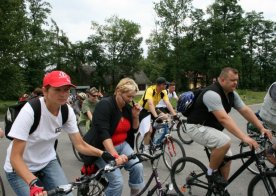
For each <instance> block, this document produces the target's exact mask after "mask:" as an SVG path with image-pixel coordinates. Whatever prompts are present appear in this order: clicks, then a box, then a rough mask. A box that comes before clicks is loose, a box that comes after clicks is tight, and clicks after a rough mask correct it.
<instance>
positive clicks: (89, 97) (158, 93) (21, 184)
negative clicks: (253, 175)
mask: <svg viewBox="0 0 276 196" xmlns="http://www.w3.org/2000/svg"><path fill="white" fill-rule="evenodd" d="M238 79H239V74H238V71H237V70H236V69H234V68H231V67H226V68H224V69H222V71H221V73H220V75H219V76H218V78H217V80H216V81H214V82H213V84H211V85H210V86H207V87H205V88H204V90H203V91H202V92H201V94H200V95H199V97H198V98H197V99H196V101H195V103H194V107H193V110H192V111H191V112H190V114H189V115H188V117H187V126H186V127H187V133H188V134H189V136H190V137H191V138H192V139H193V140H194V141H195V142H197V143H199V144H201V145H204V146H207V147H208V148H209V149H210V150H211V159H210V163H209V166H208V171H207V177H208V178H210V180H211V181H213V182H215V183H219V184H222V185H226V184H227V179H228V176H229V172H230V162H229V163H227V164H225V165H224V166H223V167H222V168H221V171H220V172H218V168H219V165H220V164H221V163H222V161H223V158H224V156H229V155H231V154H232V152H231V149H230V146H231V141H230V137H229V136H228V135H227V134H226V133H224V132H223V130H227V131H229V132H230V133H231V134H233V135H234V136H235V137H237V138H238V139H239V140H241V141H243V142H245V143H247V144H248V145H249V146H250V147H254V148H256V149H257V148H258V147H259V145H258V143H257V142H256V141H255V140H253V139H252V138H250V137H249V136H248V135H247V134H245V133H244V132H243V131H242V130H241V129H240V128H239V127H238V126H237V124H236V122H235V121H234V120H233V119H232V118H231V117H230V115H229V113H230V111H231V108H234V109H236V110H237V111H238V112H239V113H240V114H241V115H242V116H243V117H244V118H245V119H246V120H247V121H248V122H251V123H252V124H253V125H254V126H255V127H256V128H257V129H258V130H259V131H260V132H261V133H263V134H265V135H267V136H268V138H269V139H270V140H272V134H271V131H270V130H268V129H267V128H269V129H274V130H276V124H275V122H276V83H273V84H272V85H271V86H270V88H269V90H268V92H267V95H266V96H265V99H264V103H263V105H262V107H261V112H260V116H261V118H262V119H263V122H264V123H265V124H267V125H268V126H264V124H263V123H262V122H261V121H260V120H259V119H258V118H257V117H256V115H255V114H254V112H253V111H252V110H251V109H250V108H249V107H248V106H246V105H245V104H244V102H243V101H242V99H241V98H240V96H239V95H238V93H237V92H236V91H235V90H236V88H237V85H238ZM71 88H75V85H74V84H72V83H71V79H70V76H69V75H67V74H66V73H64V72H63V71H52V72H50V73H48V74H46V75H45V76H44V78H43V84H42V88H41V89H39V88H37V89H36V90H35V91H34V92H33V93H32V95H31V96H32V97H36V96H38V99H39V103H40V105H41V118H40V121H39V124H38V127H37V129H36V130H35V132H34V133H32V134H30V133H29V130H30V128H31V126H32V125H33V123H34V111H33V109H32V107H31V106H30V104H29V103H27V104H25V105H24V107H23V108H22V109H21V111H20V113H19V115H18V117H17V118H16V120H15V122H14V124H13V126H12V128H11V130H10V132H9V136H10V137H12V138H13V140H12V141H11V143H10V145H9V147H8V149H7V155H6V160H5V164H4V170H5V173H6V177H7V179H8V182H9V183H10V185H11V187H12V189H13V190H14V192H15V193H16V194H17V195H31V196H33V195H34V196H35V195H46V191H47V190H50V189H53V188H55V187H57V186H58V185H62V184H67V183H68V180H67V179H66V177H65V174H64V171H63V169H62V168H61V166H60V165H59V163H58V161H57V158H56V152H55V148H54V144H55V141H56V140H57V139H58V136H59V134H60V133H61V132H62V131H64V132H66V133H67V134H68V135H69V137H70V139H71V141H72V143H73V145H74V147H75V148H76V149H77V151H78V152H80V153H81V154H82V157H83V160H84V164H85V165H92V164H94V165H96V166H97V167H98V168H102V167H104V166H105V165H106V164H107V163H108V162H109V161H115V162H116V164H123V165H124V168H125V170H126V171H128V172H129V180H128V185H129V187H130V195H131V196H134V195H136V194H137V193H138V192H139V191H140V190H141V189H142V188H143V186H144V179H143V176H144V174H143V172H144V171H143V165H142V164H141V163H139V164H136V165H134V166H133V167H132V165H133V163H134V162H136V161H137V160H128V158H127V156H128V155H130V154H132V153H133V152H134V150H133V149H134V137H135V133H136V132H137V131H139V132H140V133H141V135H142V136H144V141H143V142H144V146H145V147H144V149H143V151H144V153H150V152H149V143H150V139H151V134H152V121H154V120H155V119H156V118H157V117H160V116H162V119H166V118H168V113H170V114H171V115H172V116H176V111H175V110H174V108H173V106H172V104H171V103H170V100H171V99H173V98H174V99H176V100H178V96H177V94H176V92H175V88H176V83H175V82H174V81H173V82H170V83H168V82H167V81H166V79H165V78H164V77H159V78H157V80H156V83H155V84H154V85H151V86H149V87H148V88H147V89H146V90H145V92H144V94H143V95H142V97H141V99H140V100H139V102H138V103H135V102H134V97H135V96H136V94H137V92H138V91H139V89H138V86H137V84H136V83H135V81H134V80H133V79H131V78H123V79H121V80H120V81H119V83H118V84H117V86H116V88H115V91H114V94H113V95H111V96H108V97H104V98H103V97H102V94H101V93H100V92H99V90H98V89H97V88H95V87H92V88H91V89H89V90H88V91H87V92H79V93H78V94H77V96H76V100H75V101H74V103H70V102H68V100H69V97H70V89H71ZM42 95H43V96H42ZM28 97H29V96H28ZM28 97H26V95H23V96H22V97H21V98H20V101H26V100H28ZM25 98H26V99H25ZM68 103H70V104H71V105H72V107H70V106H69V104H68ZM62 107H66V108H67V110H68V111H67V117H66V120H65V121H64V119H63V114H62V110H61V108H62ZM157 108H158V109H159V110H160V111H161V112H160V113H158V112H157V110H156V109H157ZM78 127H84V132H82V135H81V134H80V133H79V129H78ZM3 136H4V132H3V130H1V129H0V137H3ZM82 136H84V137H82ZM266 155H267V156H268V157H269V160H270V161H271V162H273V161H275V160H276V158H275V155H276V143H275V144H274V146H272V147H271V148H269V149H268V150H267V151H266ZM273 163H274V164H275V165H276V161H275V162H273ZM106 177H107V179H108V181H109V185H108V187H107V189H106V190H105V194H106V195H107V196H111V195H115V196H120V195H122V191H123V186H124V180H123V176H122V173H121V170H120V169H116V170H115V171H113V172H110V173H108V174H106Z"/></svg>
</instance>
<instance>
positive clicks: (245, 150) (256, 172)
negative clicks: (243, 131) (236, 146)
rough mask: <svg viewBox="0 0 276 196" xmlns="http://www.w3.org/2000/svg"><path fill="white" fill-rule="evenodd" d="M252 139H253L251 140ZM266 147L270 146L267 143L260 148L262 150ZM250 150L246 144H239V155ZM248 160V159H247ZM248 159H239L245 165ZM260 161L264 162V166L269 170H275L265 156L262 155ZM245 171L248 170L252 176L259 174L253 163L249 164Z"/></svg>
mask: <svg viewBox="0 0 276 196" xmlns="http://www.w3.org/2000/svg"><path fill="white" fill-rule="evenodd" d="M253 139H254V138H253ZM268 145H270V144H269V143H268V142H267V143H266V146H261V147H262V148H267V147H268ZM250 150H251V149H250V147H249V146H248V145H247V144H241V145H240V153H243V152H247V151H250ZM248 158H249V157H248ZM248 158H247V157H246V158H241V161H242V163H245V162H246V161H247V160H248ZM261 159H262V160H264V161H265V165H266V166H267V167H268V168H270V169H273V168H274V170H275V166H274V165H273V164H272V163H270V162H269V161H268V160H267V158H266V156H265V155H264V153H263V154H262V155H261ZM247 169H248V170H249V171H250V172H252V173H253V174H259V173H260V172H259V170H258V168H257V166H256V164H255V162H253V163H251V164H250V165H249V166H248V167H247Z"/></svg>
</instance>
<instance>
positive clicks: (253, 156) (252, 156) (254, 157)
mask: <svg viewBox="0 0 276 196" xmlns="http://www.w3.org/2000/svg"><path fill="white" fill-rule="evenodd" d="M241 145H242V144H241ZM205 151H206V154H207V156H208V159H209V160H210V152H209V151H208V148H207V147H205ZM258 156H259V154H256V153H254V149H252V150H250V151H247V152H244V153H241V154H236V155H233V156H229V157H225V158H224V161H225V162H228V161H232V160H236V159H241V158H247V157H250V158H249V159H248V160H247V161H245V162H244V164H243V165H242V166H241V167H240V168H239V169H237V170H236V171H235V172H234V173H233V174H232V175H231V176H230V178H229V179H228V185H227V186H226V187H225V189H226V188H227V187H228V186H229V185H230V184H231V182H233V181H234V180H235V179H236V178H237V177H238V176H239V175H240V174H241V173H242V172H243V171H244V170H246V169H247V167H248V166H249V165H250V164H251V163H253V162H256V164H257V168H258V170H259V171H260V174H259V175H261V176H262V180H263V182H264V184H265V186H266V188H267V190H269V189H268V182H267V179H266V177H265V174H264V172H263V170H262V166H264V167H265V169H267V167H266V166H265V164H264V162H261V161H260V160H259V158H258ZM220 167H222V166H220Z"/></svg>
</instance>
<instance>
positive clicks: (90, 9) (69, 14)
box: [45, 0, 276, 51]
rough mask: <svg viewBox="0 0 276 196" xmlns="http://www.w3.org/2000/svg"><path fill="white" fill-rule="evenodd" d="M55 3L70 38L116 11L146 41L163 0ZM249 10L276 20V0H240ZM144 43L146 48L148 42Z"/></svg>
mask: <svg viewBox="0 0 276 196" xmlns="http://www.w3.org/2000/svg"><path fill="white" fill-rule="evenodd" d="M45 1H47V2H49V3H50V4H51V6H52V13H51V15H50V18H52V19H53V20H55V21H56V23H57V25H58V26H59V27H60V28H61V29H62V30H63V31H64V32H65V34H66V35H67V36H68V37H69V39H70V41H71V42H73V43H75V42H77V41H85V40H86V39H87V37H88V36H89V35H90V34H91V33H92V32H91V29H90V27H91V21H95V22H97V23H98V24H100V25H105V24H106V23H105V20H106V19H107V18H110V17H112V16H114V15H116V16H118V17H119V18H122V19H127V20H129V21H132V22H135V23H137V24H139V25H140V26H141V35H142V37H143V40H144V41H145V40H146V39H147V38H148V37H149V34H150V33H151V31H152V30H153V29H154V21H155V19H156V18H157V17H156V14H155V12H154V9H153V6H154V5H153V2H159V0H45ZM213 2H214V0H193V5H194V7H196V8H201V9H203V10H206V8H207V6H208V5H210V4H212V3H213ZM239 4H240V5H241V7H242V8H243V10H245V11H246V12H250V11H252V10H255V11H256V12H263V16H264V18H265V19H269V20H273V21H276V0H239ZM142 47H143V48H144V50H145V51H146V45H145V42H143V44H142Z"/></svg>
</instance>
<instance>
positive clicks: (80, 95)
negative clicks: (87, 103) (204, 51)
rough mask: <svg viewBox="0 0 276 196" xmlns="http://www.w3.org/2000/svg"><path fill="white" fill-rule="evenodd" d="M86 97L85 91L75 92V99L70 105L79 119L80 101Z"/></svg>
mask: <svg viewBox="0 0 276 196" xmlns="http://www.w3.org/2000/svg"><path fill="white" fill-rule="evenodd" d="M86 98H87V95H86V93H84V92H80V93H77V96H76V100H75V101H74V102H73V104H71V106H72V108H73V109H74V112H75V114H76V118H77V120H79V117H80V113H81V107H82V103H83V101H84V100H85V99H86Z"/></svg>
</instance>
